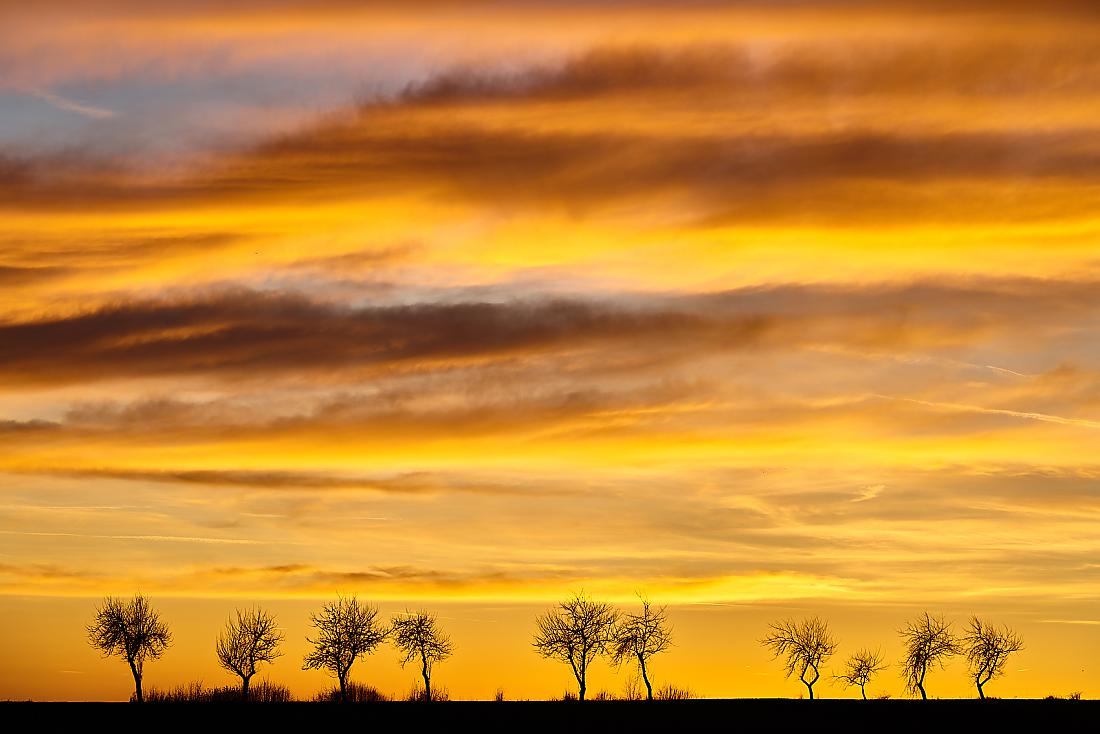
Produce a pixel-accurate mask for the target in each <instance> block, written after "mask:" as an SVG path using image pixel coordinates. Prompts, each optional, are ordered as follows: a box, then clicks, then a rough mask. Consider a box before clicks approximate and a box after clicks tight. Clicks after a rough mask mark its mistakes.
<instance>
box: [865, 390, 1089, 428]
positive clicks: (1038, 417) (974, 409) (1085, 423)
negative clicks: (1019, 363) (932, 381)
mask: <svg viewBox="0 0 1100 734" xmlns="http://www.w3.org/2000/svg"><path fill="white" fill-rule="evenodd" d="M875 397H876V398H882V399H884V400H898V401H901V402H906V403H915V404H917V405H926V406H928V407H930V408H946V409H948V410H958V411H963V412H967V413H983V414H985V415H1006V416H1009V417H1012V418H1024V419H1027V420H1033V421H1042V422H1043V423H1057V424H1059V425H1063V426H1081V427H1083V428H1100V421H1090V420H1086V419H1084V418H1066V417H1064V416H1060V415H1050V414H1049V413H1029V412H1026V411H1022V410H1005V409H1003V408H983V407H982V406H980V405H967V404H966V403H940V402H935V401H932V400H917V399H916V398H901V397H897V396H894V395H879V394H876V395H875Z"/></svg>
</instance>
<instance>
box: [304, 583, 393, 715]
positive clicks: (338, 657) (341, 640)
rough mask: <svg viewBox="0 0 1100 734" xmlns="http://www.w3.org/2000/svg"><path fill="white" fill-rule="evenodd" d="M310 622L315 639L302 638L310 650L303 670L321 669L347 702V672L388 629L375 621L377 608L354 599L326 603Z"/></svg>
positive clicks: (372, 648)
mask: <svg viewBox="0 0 1100 734" xmlns="http://www.w3.org/2000/svg"><path fill="white" fill-rule="evenodd" d="M310 620H311V622H312V623H313V626H314V627H315V628H316V629H317V637H316V639H311V638H309V637H307V638H306V642H308V643H310V644H311V645H313V650H312V651H311V652H310V653H309V654H308V655H306V657H305V661H304V662H303V664H302V669H303V670H324V671H326V672H328V673H329V674H330V675H334V676H336V679H337V680H338V681H339V682H340V701H341V702H344V701H347V681H348V673H349V672H350V671H351V666H352V665H353V664H354V663H355V661H356V660H357V659H358V658H360V657H361V656H363V655H369V654H370V653H372V652H374V649H375V648H376V647H378V646H379V645H380V644H382V642H383V640H385V639H386V636H387V635H389V630H388V629H386V628H384V627H382V626H381V625H380V624H379V622H378V609H377V608H376V607H374V606H373V605H371V604H367V603H365V602H360V601H359V600H358V599H356V598H355V597H354V596H353V597H351V598H350V599H345V598H344V597H340V598H339V599H337V600H336V601H334V602H329V603H328V604H325V606H324V607H322V609H321V611H320V612H318V613H317V614H314V615H311V616H310Z"/></svg>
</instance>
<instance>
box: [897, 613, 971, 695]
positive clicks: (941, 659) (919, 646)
mask: <svg viewBox="0 0 1100 734" xmlns="http://www.w3.org/2000/svg"><path fill="white" fill-rule="evenodd" d="M899 634H900V635H901V638H902V641H903V642H904V643H905V657H904V658H902V661H901V662H902V666H903V671H902V675H903V676H904V677H905V690H907V691H909V692H910V693H918V692H919V693H920V697H921V698H922V699H924V700H928V693H927V692H926V691H925V690H924V678H925V676H926V675H928V669H929V668H930V667H931V666H933V665H939V666H940V668H943V666H944V663H945V662H946V661H947V658H949V657H951V656H952V655H957V654H958V653H959V651H960V648H959V644H958V642H957V641H956V640H955V636H954V635H953V634H952V633H951V623H950V622H947V621H945V620H944V618H943V617H933V616H932V615H930V614H929V613H928V612H924V613H922V614H921V616H919V617H917V618H916V619H914V620H911V621H909V622H906V623H905V627H903V628H902V629H901V630H900V631H899Z"/></svg>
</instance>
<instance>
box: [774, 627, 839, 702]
mask: <svg viewBox="0 0 1100 734" xmlns="http://www.w3.org/2000/svg"><path fill="white" fill-rule="evenodd" d="M770 627H771V630H772V631H771V633H770V634H768V635H767V636H765V637H764V639H762V640H761V641H760V642H761V644H763V645H764V646H765V647H767V648H770V649H771V651H772V653H773V655H774V657H776V658H779V657H783V656H785V657H786V660H785V661H784V663H783V666H784V669H785V670H786V671H787V676H786V677H788V678H790V677H791V675H793V674H794V672H795V671H798V679H799V680H801V681H802V683H803V684H804V685H805V686H806V690H808V691H809V692H810V700H813V697H814V683H817V680H818V678H820V677H821V664H822V663H824V662H825V661H826V660H828V659H829V657H830V656H831V655H832V654H833V653H834V652H836V646H837V643H836V640H835V639H833V636H832V633H831V632H830V631H829V625H828V623H827V622H824V621H822V620H821V619H819V618H818V617H809V618H807V619H803V620H801V621H795V620H792V619H787V620H784V621H782V622H778V623H775V624H772V625H770ZM810 670H812V671H813V677H812V678H809V679H807V678H806V673H807V672H808V671H810Z"/></svg>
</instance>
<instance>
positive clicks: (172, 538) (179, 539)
mask: <svg viewBox="0 0 1100 734" xmlns="http://www.w3.org/2000/svg"><path fill="white" fill-rule="evenodd" d="M0 534H3V535H30V536H34V537H42V538H92V539H96V540H144V541H156V542H169V543H224V544H229V545H260V544H261V543H260V541H258V540H240V539H237V538H202V537H195V536H187V535H85V534H83V533H36V532H30V531H23V530H0Z"/></svg>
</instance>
